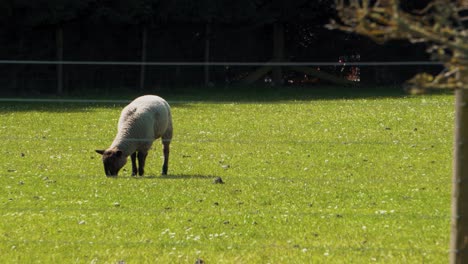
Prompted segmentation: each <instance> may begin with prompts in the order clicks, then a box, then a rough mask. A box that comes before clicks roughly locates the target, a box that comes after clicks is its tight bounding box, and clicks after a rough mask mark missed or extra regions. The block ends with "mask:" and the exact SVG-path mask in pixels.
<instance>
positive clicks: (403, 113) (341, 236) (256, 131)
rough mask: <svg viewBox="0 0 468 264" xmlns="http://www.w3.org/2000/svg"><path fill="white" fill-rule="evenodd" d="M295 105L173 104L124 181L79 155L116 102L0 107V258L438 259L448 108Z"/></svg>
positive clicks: (442, 241)
mask: <svg viewBox="0 0 468 264" xmlns="http://www.w3.org/2000/svg"><path fill="white" fill-rule="evenodd" d="M258 98H259V99H262V98H263V99H266V98H268V97H258ZM304 98H305V99H304V100H297V99H300V98H294V99H295V100H293V99H292V98H290V97H288V98H286V99H285V98H278V99H277V100H275V99H274V98H269V100H260V101H261V102H255V100H242V98H240V99H239V98H236V100H235V101H229V100H228V99H224V100H222V103H216V102H213V101H214V100H209V101H203V100H202V99H200V98H198V99H197V101H195V102H183V103H173V104H172V108H173V118H174V126H175V137H174V142H173V143H172V145H171V147H172V148H171V151H172V152H171V159H170V166H169V174H170V175H168V176H165V177H161V176H160V175H159V173H160V169H161V164H162V158H161V156H162V153H161V147H160V142H156V143H155V144H154V146H153V150H152V152H150V156H149V159H148V162H147V168H146V173H147V175H146V176H145V177H137V178H134V177H130V176H129V175H130V166H129V164H127V166H126V167H125V170H124V171H122V172H121V173H120V176H119V177H118V178H106V177H105V176H104V172H103V168H102V164H101V161H100V157H99V155H98V154H96V153H94V149H98V148H104V147H107V146H108V145H109V144H110V143H111V141H112V139H113V137H114V136H115V130H116V124H117V120H118V117H119V112H120V110H121V108H122V106H123V105H118V104H117V105H113V104H49V103H43V104H35V103H2V104H0V138H1V140H0V149H1V155H0V191H1V195H0V214H1V221H0V252H1V256H2V260H3V261H4V262H7V263H11V262H18V263H28V262H30V263H36V262H37V263H51V262H54V263H90V262H91V263H118V262H121V263H144V262H147V263H155V262H160V263H194V262H195V260H196V259H197V258H201V259H203V260H204V261H205V262H206V263H283V262H284V263H321V262H330V263H370V262H376V263H415V262H416V263H422V262H425V263H426V262H427V263H442V262H446V261H447V259H448V241H449V225H450V188H451V158H452V129H453V102H452V101H453V99H452V97H451V96H450V95H434V96H423V97H402V96H393V97H380V98H379V97H368V96H365V97H361V98H359V97H354V98H348V99H346V98H344V99H326V98H325V99H324V98H322V99H320V100H314V98H312V97H307V96H305V97H304ZM167 99H168V100H169V101H171V98H169V97H168V98H167ZM176 99H177V100H181V99H182V100H183V99H184V98H183V97H177V98H176ZM237 99H239V100H237ZM215 177H222V179H223V180H224V182H225V184H213V179H214V178H215Z"/></svg>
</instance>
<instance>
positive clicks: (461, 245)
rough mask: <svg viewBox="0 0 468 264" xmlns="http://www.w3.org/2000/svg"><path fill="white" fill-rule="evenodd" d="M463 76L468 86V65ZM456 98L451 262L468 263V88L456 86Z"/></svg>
mask: <svg viewBox="0 0 468 264" xmlns="http://www.w3.org/2000/svg"><path fill="white" fill-rule="evenodd" d="M460 77H461V81H462V83H463V84H464V86H467V85H468V82H467V81H468V71H467V69H465V68H464V69H462V70H461V72H460ZM455 98H456V99H455V139H454V156H453V183H452V226H451V228H452V233H451V241H450V263H452V264H463V263H468V89H457V90H456V91H455Z"/></svg>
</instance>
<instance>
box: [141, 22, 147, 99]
mask: <svg viewBox="0 0 468 264" xmlns="http://www.w3.org/2000/svg"><path fill="white" fill-rule="evenodd" d="M147 42H148V28H147V27H146V26H143V27H142V29H141V62H142V64H141V66H140V92H142V91H144V90H145V79H146V65H145V64H144V63H145V62H146V53H147Z"/></svg>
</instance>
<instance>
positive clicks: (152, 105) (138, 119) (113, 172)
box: [96, 95, 172, 176]
mask: <svg viewBox="0 0 468 264" xmlns="http://www.w3.org/2000/svg"><path fill="white" fill-rule="evenodd" d="M160 137H162V144H163V153H164V164H163V167H162V174H163V175H166V174H167V169H168V163H169V144H170V143H171V139H172V117H171V109H170V106H169V104H168V103H167V102H166V101H165V100H164V99H162V98H161V97H159V96H155V95H145V96H141V97H138V98H136V99H135V100H133V101H132V102H131V103H130V104H129V105H127V106H126V107H125V108H124V109H123V110H122V113H121V114H120V119H119V125H118V131H117V135H116V137H115V139H114V142H113V143H112V145H111V146H110V147H109V148H108V149H106V150H96V152H97V153H99V154H101V155H102V161H103V163H104V171H105V173H106V175H107V176H117V174H118V172H119V170H120V169H121V168H122V167H123V166H124V165H125V163H126V162H127V157H128V156H131V160H132V176H135V175H136V174H137V172H138V174H139V175H140V176H142V175H143V174H144V170H145V160H146V156H147V155H148V150H149V149H150V148H151V145H152V144H153V141H154V140H156V139H158V138H160ZM137 157H138V167H137V164H136V158H137Z"/></svg>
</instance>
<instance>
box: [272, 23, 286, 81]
mask: <svg viewBox="0 0 468 264" xmlns="http://www.w3.org/2000/svg"><path fill="white" fill-rule="evenodd" d="M273 61H275V62H283V61H284V25H283V23H281V22H276V23H274V24H273ZM272 77H273V83H274V84H276V85H281V84H283V70H282V68H281V67H280V66H277V67H273V73H272Z"/></svg>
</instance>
